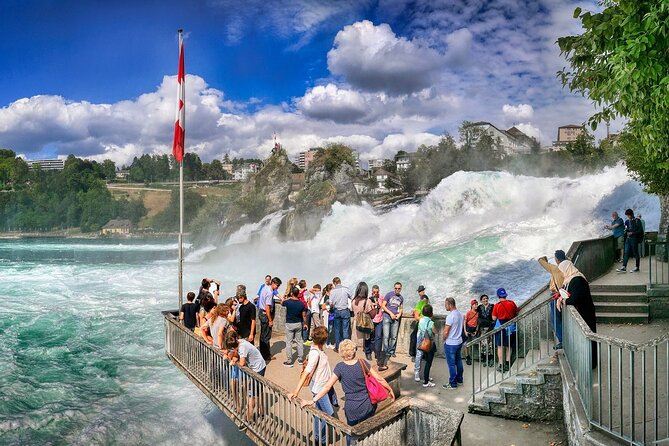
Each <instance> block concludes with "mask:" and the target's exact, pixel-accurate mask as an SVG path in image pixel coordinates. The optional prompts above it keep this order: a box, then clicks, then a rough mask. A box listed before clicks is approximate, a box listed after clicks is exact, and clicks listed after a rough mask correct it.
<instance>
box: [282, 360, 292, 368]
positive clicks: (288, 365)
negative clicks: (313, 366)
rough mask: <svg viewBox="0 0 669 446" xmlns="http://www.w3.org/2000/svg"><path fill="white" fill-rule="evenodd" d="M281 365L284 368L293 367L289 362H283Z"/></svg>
mask: <svg viewBox="0 0 669 446" xmlns="http://www.w3.org/2000/svg"><path fill="white" fill-rule="evenodd" d="M283 365H284V366H286V367H292V366H293V363H292V362H290V361H285V362H284V363H283Z"/></svg>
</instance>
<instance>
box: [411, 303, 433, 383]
mask: <svg viewBox="0 0 669 446" xmlns="http://www.w3.org/2000/svg"><path fill="white" fill-rule="evenodd" d="M421 311H422V315H421V318H420V321H418V333H417V335H416V346H417V347H420V346H421V343H422V342H423V339H425V338H429V339H430V340H431V341H432V347H431V348H430V350H428V351H426V352H424V351H422V350H420V349H417V350H416V361H418V360H419V358H422V359H424V360H425V367H424V368H423V387H434V383H433V382H432V379H431V378H430V369H431V368H432V361H433V360H434V355H435V353H436V352H437V343H436V342H435V339H436V334H437V329H436V327H435V326H434V321H433V320H432V317H433V316H434V310H433V309H432V305H430V304H425V306H423V309H422V310H421ZM419 353H420V355H419ZM416 368H417V370H420V365H419V364H417V365H416ZM418 381H420V377H419V379H418Z"/></svg>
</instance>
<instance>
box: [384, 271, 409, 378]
mask: <svg viewBox="0 0 669 446" xmlns="http://www.w3.org/2000/svg"><path fill="white" fill-rule="evenodd" d="M381 310H382V311H383V352H384V353H383V366H379V370H385V369H386V368H387V367H388V366H387V364H388V358H390V357H391V356H393V355H394V354H395V349H396V348H397V333H398V332H399V330H400V320H401V319H402V311H403V310H404V296H402V284H401V283H400V282H395V286H394V287H393V291H391V292H390V293H388V294H386V296H385V298H384V299H383V303H382V304H381ZM382 367H383V368H382Z"/></svg>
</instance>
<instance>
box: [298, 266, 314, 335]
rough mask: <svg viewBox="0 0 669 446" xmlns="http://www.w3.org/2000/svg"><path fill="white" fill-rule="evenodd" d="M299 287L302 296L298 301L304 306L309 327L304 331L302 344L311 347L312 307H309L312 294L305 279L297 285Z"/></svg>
mask: <svg viewBox="0 0 669 446" xmlns="http://www.w3.org/2000/svg"><path fill="white" fill-rule="evenodd" d="M297 286H298V287H299V288H300V295H299V296H298V300H300V301H301V302H302V304H303V305H304V311H305V314H306V318H307V327H306V328H304V329H303V330H302V342H304V343H305V344H307V345H311V342H310V341H309V339H310V336H309V333H310V332H311V331H310V327H311V306H310V305H309V301H310V300H311V292H310V291H309V289H308V288H307V281H306V280H304V279H302V280H300V281H299V282H298V283H297Z"/></svg>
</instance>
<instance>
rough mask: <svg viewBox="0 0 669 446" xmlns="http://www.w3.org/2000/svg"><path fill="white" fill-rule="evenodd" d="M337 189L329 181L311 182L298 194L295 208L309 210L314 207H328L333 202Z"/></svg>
mask: <svg viewBox="0 0 669 446" xmlns="http://www.w3.org/2000/svg"><path fill="white" fill-rule="evenodd" d="M336 196H337V189H336V188H335V187H334V186H333V185H332V183H331V182H329V181H327V180H326V181H313V182H311V183H309V185H308V186H307V188H306V189H305V190H303V191H302V192H300V195H299V196H298V198H297V207H298V208H300V209H311V208H313V207H316V206H328V205H330V204H332V203H333V202H334V199H335V197H336Z"/></svg>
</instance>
